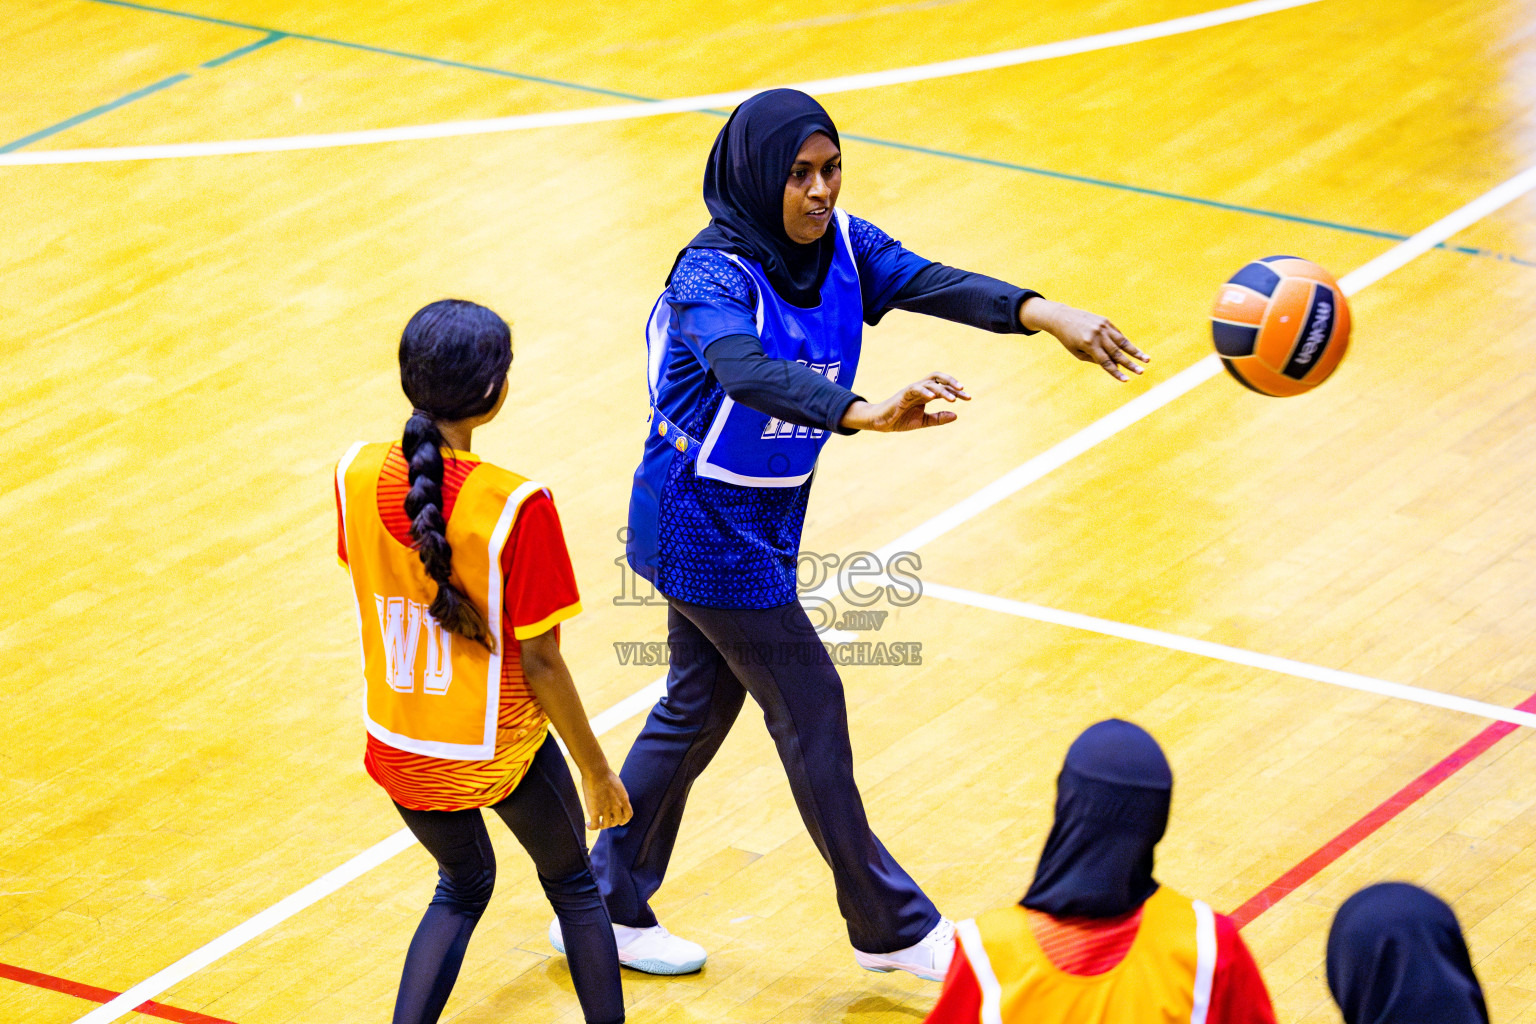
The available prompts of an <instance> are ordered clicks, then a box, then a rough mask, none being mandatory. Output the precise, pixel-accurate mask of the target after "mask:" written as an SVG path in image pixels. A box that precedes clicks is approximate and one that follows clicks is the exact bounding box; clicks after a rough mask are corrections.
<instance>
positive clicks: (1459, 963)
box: [1328, 882, 1488, 1024]
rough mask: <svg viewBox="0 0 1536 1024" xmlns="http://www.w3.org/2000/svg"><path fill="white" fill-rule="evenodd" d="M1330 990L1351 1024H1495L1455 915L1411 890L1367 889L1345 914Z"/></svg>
mask: <svg viewBox="0 0 1536 1024" xmlns="http://www.w3.org/2000/svg"><path fill="white" fill-rule="evenodd" d="M1328 989H1329V991H1330V992H1332V993H1333V1000H1334V1002H1336V1003H1338V1004H1339V1010H1340V1011H1342V1012H1343V1014H1344V1020H1345V1022H1346V1024H1488V1007H1487V1005H1486V1004H1485V1003H1484V1002H1483V989H1482V986H1480V985H1479V984H1478V983H1477V975H1476V974H1474V973H1472V958H1471V957H1470V956H1469V955H1468V954H1467V943H1466V940H1465V939H1463V938H1462V936H1461V925H1459V924H1458V923H1457V922H1456V915H1455V913H1453V912H1452V910H1451V908H1450V907H1448V906H1446V905H1445V903H1444V902H1442V901H1441V900H1440V899H1439V898H1438V897H1435V896H1432V895H1430V894H1429V893H1427V892H1425V891H1424V890H1423V889H1420V888H1418V887H1417V886H1413V885H1408V884H1407V883H1404V882H1384V883H1382V884H1380V885H1372V886H1369V887H1367V888H1365V889H1361V890H1360V891H1359V892H1357V893H1355V894H1354V895H1353V896H1351V897H1350V898H1349V899H1347V900H1345V901H1344V905H1343V906H1342V907H1340V908H1339V912H1338V914H1336V915H1335V916H1334V919H1333V927H1332V928H1331V929H1329V931H1328Z"/></svg>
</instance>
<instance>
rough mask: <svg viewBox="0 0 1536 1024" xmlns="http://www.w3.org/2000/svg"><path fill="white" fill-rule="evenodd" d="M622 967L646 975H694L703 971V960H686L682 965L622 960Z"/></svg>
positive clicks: (620, 963)
mask: <svg viewBox="0 0 1536 1024" xmlns="http://www.w3.org/2000/svg"><path fill="white" fill-rule="evenodd" d="M619 966H620V967H628V968H629V969H630V970H632V971H641V972H643V973H645V974H661V975H668V976H670V975H676V974H692V973H693V972H695V971H698V970H702V969H703V967H704V961H703V960H685V961H683V962H682V963H680V964H673V963H668V962H667V961H665V960H620V961H619Z"/></svg>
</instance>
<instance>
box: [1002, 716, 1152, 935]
mask: <svg viewBox="0 0 1536 1024" xmlns="http://www.w3.org/2000/svg"><path fill="white" fill-rule="evenodd" d="M1172 796H1173V772H1172V770H1171V769H1169V767H1168V759H1167V758H1165V757H1164V756H1163V751H1162V748H1161V747H1159V746H1158V745H1157V741H1156V740H1154V739H1153V738H1152V736H1151V735H1150V734H1149V733H1148V732H1147V731H1146V730H1145V729H1143V728H1141V727H1140V726H1138V725H1132V724H1131V723H1130V722H1123V721H1121V720H1120V719H1118V718H1111V719H1109V720H1108V721H1104V722H1099V723H1098V724H1097V725H1092V726H1089V727H1088V729H1087V730H1086V731H1085V732H1084V733H1083V734H1082V735H1081V736H1079V737H1078V738H1077V739H1076V741H1074V742H1073V744H1072V746H1071V747H1069V748H1068V749H1067V760H1066V763H1065V764H1064V765H1063V766H1062V769H1061V774H1060V775H1059V776H1057V779H1056V820H1055V822H1054V823H1053V824H1052V825H1051V834H1050V835H1049V836H1048V837H1047V838H1046V840H1045V850H1044V851H1043V852H1042V853H1041V854H1040V866H1039V867H1038V868H1036V869H1035V880H1034V881H1033V882H1032V883H1031V884H1030V886H1029V892H1027V893H1025V894H1024V898H1023V899H1022V900H1020V901H1019V902H1021V903H1022V904H1023V905H1024V906H1026V907H1029V908H1030V909H1031V910H1043V911H1045V912H1046V913H1047V914H1050V915H1052V916H1054V917H1119V916H1120V915H1122V914H1127V913H1130V912H1131V911H1132V910H1135V909H1136V908H1137V907H1139V906H1141V905H1142V904H1143V903H1144V902H1146V899H1147V897H1148V896H1151V895H1152V894H1153V893H1154V892H1156V891H1157V881H1156V880H1155V879H1154V878H1153V877H1152V849H1153V847H1155V846H1156V845H1157V842H1158V840H1159V839H1162V838H1163V832H1164V831H1166V830H1167V828H1168V806H1169V802H1170V800H1171V799H1172Z"/></svg>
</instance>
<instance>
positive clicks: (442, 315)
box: [400, 299, 512, 647]
mask: <svg viewBox="0 0 1536 1024" xmlns="http://www.w3.org/2000/svg"><path fill="white" fill-rule="evenodd" d="M511 364H512V332H511V330H510V329H508V327H507V324H506V321H505V320H503V319H502V318H501V317H499V316H497V315H496V314H495V313H493V312H491V311H490V310H489V309H486V308H485V307H484V306H480V305H476V304H475V303H473V302H465V301H463V300H462V299H442V300H440V301H438V302H434V303H432V304H431V305H428V306H424V307H423V308H422V309H421V310H419V311H418V312H417V313H416V315H415V316H413V317H411V322H410V323H408V324H406V325H405V332H404V333H403V334H402V335H401V336H400V386H401V388H402V389H404V391H405V397H406V398H408V399H410V401H411V405H412V406H413V408H412V409H411V416H410V419H408V420H406V421H405V430H404V432H403V435H402V437H401V441H400V449H401V452H402V454H403V455H404V456H405V460H406V462H408V463H409V464H410V484H411V490H410V493H409V494H407V495H406V497H405V514H406V515H408V516H410V517H411V537H412V539H414V540H415V542H416V553H417V555H418V556H419V557H420V558H421V564H422V565H423V566H425V567H426V570H427V575H428V576H430V577H432V579H433V580H434V581H435V582H436V583H437V596H436V597H435V598H433V600H432V607H431V608H430V609H429V610H430V612H431V614H432V617H433V618H434V619H436V620H437V621H438V622H439V623H441V624H442V626H443V628H444V629H446V630H448V631H449V632H452V633H457V634H458V635H460V636H463V637H467V638H469V639H471V640H475V641H478V642H479V643H482V644H484V645H486V646H487V647H491V646H493V644H494V643H495V641H494V638H493V637H492V635H491V631H490V628H489V627H488V626H487V624H486V621H485V615H484V613H482V612H481V610H480V609H479V608H477V607H476V606H475V604H474V602H472V601H470V599H469V598H468V597H467V596H465V594H464V593H463V592H462V591H460V590H459V588H458V587H456V586H454V585H453V582H452V576H453V550H452V548H451V547H450V546H449V544H448V536H447V532H446V531H447V529H448V522H447V519H446V518H445V517H444V516H443V454H442V449H443V446H444V442H443V435H442V432H441V431H440V430H439V429H438V426H437V425H438V423H440V422H447V423H452V422H454V421H456V420H463V419H469V418H470V417H473V416H481V415H484V414H485V413H487V412H490V411H491V409H492V408H494V407H495V405H496V401H497V399H498V398H499V397H500V394H501V386H502V381H504V380H505V379H506V376H507V369H508V367H509V366H511Z"/></svg>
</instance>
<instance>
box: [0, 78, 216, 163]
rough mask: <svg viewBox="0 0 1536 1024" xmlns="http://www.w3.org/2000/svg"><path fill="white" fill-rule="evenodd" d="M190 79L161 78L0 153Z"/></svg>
mask: <svg viewBox="0 0 1536 1024" xmlns="http://www.w3.org/2000/svg"><path fill="white" fill-rule="evenodd" d="M191 77H192V76H191V75H189V74H186V73H182V74H179V75H172V76H171V77H170V78H162V79H161V80H160V81H158V82H156V83H154V84H153V85H146V86H145V87H144V88H142V89H135V90H134V91H133V92H131V93H129V94H128V95H126V96H119V97H118V98H117V99H115V100H113V101H112V102H111V103H103V104H102V105H101V106H99V107H94V108H92V109H90V110H87V111H86V112H85V113H83V114H76V115H75V116H74V117H71V118H68V119H67V120H63V121H60V122H59V123H58V124H55V125H49V126H48V127H47V128H44V129H42V130H41V131H35V132H33V133H32V134H31V135H26V136H23V137H22V138H19V139H17V140H16V141H15V142H7V143H6V144H5V145H3V146H0V153H12V152H15V151H16V150H18V149H20V148H21V147H23V146H30V145H31V144H32V143H34V142H37V141H38V140H39V139H46V138H47V137H48V136H50V135H57V134H58V133H59V132H62V131H64V130H65V129H66V128H73V127H74V126H75V125H77V124H83V123H84V122H86V121H89V120H90V119H91V118H93V117H100V116H101V115H102V114H105V113H107V112H108V111H111V110H116V109H117V108H118V107H123V106H127V105H128V104H130V103H132V102H133V101H134V100H141V99H143V98H144V97H145V96H149V95H152V94H153V93H157V92H159V91H160V90H161V89H169V88H170V87H171V86H173V85H175V84H176V83H177V82H185V81H186V80H187V79H189V78H191Z"/></svg>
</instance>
